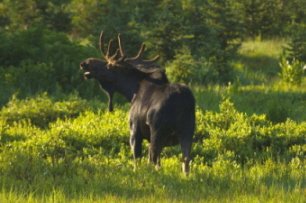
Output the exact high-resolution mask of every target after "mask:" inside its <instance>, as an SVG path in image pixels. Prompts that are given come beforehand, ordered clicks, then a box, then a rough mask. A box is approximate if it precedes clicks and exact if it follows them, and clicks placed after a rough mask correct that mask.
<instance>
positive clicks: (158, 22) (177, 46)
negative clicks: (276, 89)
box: [0, 0, 306, 82]
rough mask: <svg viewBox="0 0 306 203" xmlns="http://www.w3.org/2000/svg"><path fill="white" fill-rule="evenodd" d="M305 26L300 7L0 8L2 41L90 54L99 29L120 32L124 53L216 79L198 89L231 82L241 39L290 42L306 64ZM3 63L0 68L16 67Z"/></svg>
mask: <svg viewBox="0 0 306 203" xmlns="http://www.w3.org/2000/svg"><path fill="white" fill-rule="evenodd" d="M305 25H306V4H305V0H290V1H288V0H270V1H266V0H178V1H170V0H154V1H147V0H133V1H131V0H49V1H41V0H23V1H19V0H0V31H1V33H2V34H1V36H2V38H3V39H6V38H10V37H12V36H14V35H16V33H18V32H20V33H22V32H28V31H29V30H33V29H38V28H39V29H47V30H50V31H51V32H53V33H65V34H66V35H67V36H69V37H70V38H72V39H74V40H81V41H84V39H86V40H87V41H89V44H92V45H94V46H96V43H95V42H96V36H98V33H99V32H100V31H101V30H102V29H103V30H105V31H106V33H107V35H108V36H114V35H115V34H117V33H119V32H120V33H122V34H123V40H126V41H128V43H126V44H127V46H126V49H127V51H129V53H134V52H135V51H136V50H135V49H137V47H138V46H139V44H140V42H141V41H145V43H146V45H147V47H149V51H148V55H155V54H157V53H158V54H160V55H161V56H162V57H161V59H162V63H165V62H167V63H169V61H170V62H171V61H174V60H176V62H178V60H179V56H181V55H184V54H189V55H190V60H191V61H194V62H197V63H194V64H195V66H197V64H198V66H199V67H201V68H202V69H204V70H205V71H204V72H211V71H214V74H212V75H214V76H215V77H208V76H207V77H205V74H204V75H203V77H204V78H208V79H207V80H208V81H207V80H206V79H204V80H202V81H200V82H211V81H219V82H227V81H228V80H230V79H231V68H230V65H229V62H230V61H231V60H232V58H233V57H234V56H235V54H236V51H237V48H238V47H239V45H240V43H241V41H242V40H243V39H245V38H252V37H257V36H260V37H261V38H273V37H287V38H291V39H292V41H291V44H290V48H289V50H290V56H291V57H294V58H298V59H299V60H303V61H305V60H306V59H305V58H306V56H305V47H306V45H305V42H304V40H305V37H304V36H305V35H306V28H305ZM3 33H5V34H3ZM17 35H18V34H17ZM21 35H22V34H21ZM25 35H26V34H25ZM1 36H0V37H1ZM54 40H55V41H56V37H54ZM8 41H9V40H8ZM34 41H35V40H34ZM87 44H88V43H87ZM1 46H2V45H0V50H2V51H3V50H5V49H4V48H3V46H4V45H3V46H2V48H1ZM5 46H10V44H6V45H5ZM28 46H31V45H30V44H28ZM33 46H35V43H34V45H33ZM38 47H39V46H38ZM16 49H17V48H16ZM30 49H31V48H30ZM150 51H151V52H150ZM18 52H21V53H23V52H27V51H26V50H23V51H17V53H18ZM11 54H14V52H13V53H11ZM27 54H28V55H31V54H29V53H26V54H25V55H24V56H25V57H28V55H27ZM1 55H2V57H1V64H3V60H5V64H9V65H11V62H12V65H14V64H15V63H16V62H14V61H10V60H9V59H8V58H5V57H6V56H5V55H6V53H1ZM10 57H12V56H10ZM17 57H22V56H17ZM207 64H213V66H214V69H213V70H210V68H211V67H210V65H207ZM210 80H211V81H210Z"/></svg>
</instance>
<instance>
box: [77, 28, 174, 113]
mask: <svg viewBox="0 0 306 203" xmlns="http://www.w3.org/2000/svg"><path fill="white" fill-rule="evenodd" d="M117 40H118V48H117V49H116V51H115V52H114V53H111V50H112V49H113V43H114V41H113V40H112V39H111V40H110V41H109V43H108V47H107V50H105V47H104V42H103V41H104V33H103V31H102V32H101V34H100V40H99V46H100V51H101V53H102V59H97V58H88V59H86V60H85V61H83V62H81V63H80V67H81V69H82V70H83V71H84V77H85V79H92V78H93V79H96V80H98V81H99V83H100V85H101V87H102V89H104V90H105V92H106V93H107V95H108V98H109V101H108V109H109V111H113V94H114V93H115V92H119V93H121V94H123V95H124V96H125V97H126V98H127V99H128V100H129V101H131V99H132V98H133V92H134V91H135V88H137V86H138V84H137V83H135V81H139V78H143V77H147V78H151V79H152V80H155V82H157V83H168V79H167V77H166V74H165V72H164V70H162V69H161V68H160V67H159V66H158V65H157V64H156V63H155V62H156V61H157V60H158V58H159V56H158V55H157V56H155V57H154V58H153V59H151V60H145V59H143V53H144V51H145V45H144V43H142V45H141V47H140V49H139V51H138V53H137V55H136V56H134V57H127V56H126V54H125V52H124V50H123V47H122V43H121V37H120V34H118V37H117Z"/></svg>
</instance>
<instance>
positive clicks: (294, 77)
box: [279, 57, 304, 86]
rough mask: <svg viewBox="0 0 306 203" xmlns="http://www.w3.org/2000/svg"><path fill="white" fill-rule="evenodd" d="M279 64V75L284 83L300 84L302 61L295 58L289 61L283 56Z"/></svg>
mask: <svg viewBox="0 0 306 203" xmlns="http://www.w3.org/2000/svg"><path fill="white" fill-rule="evenodd" d="M279 65H280V67H281V73H280V77H281V78H282V80H283V81H284V82H285V83H287V84H290V85H298V86H299V85H301V83H302V79H303V66H304V64H303V63H302V62H300V61H298V60H295V59H293V60H292V61H291V62H289V61H288V60H286V59H285V58H284V57H283V58H282V59H281V61H280V63H279Z"/></svg>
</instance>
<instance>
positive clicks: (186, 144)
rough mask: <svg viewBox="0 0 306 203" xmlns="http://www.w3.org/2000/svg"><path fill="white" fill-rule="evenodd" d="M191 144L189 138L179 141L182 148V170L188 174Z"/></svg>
mask: <svg viewBox="0 0 306 203" xmlns="http://www.w3.org/2000/svg"><path fill="white" fill-rule="evenodd" d="M191 145H192V141H189V140H182V141H181V148H182V155H183V158H182V162H183V163H182V170H183V172H184V173H185V174H186V175H188V174H189V172H190V160H191V159H190V152H191Z"/></svg>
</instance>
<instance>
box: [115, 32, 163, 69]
mask: <svg viewBox="0 0 306 203" xmlns="http://www.w3.org/2000/svg"><path fill="white" fill-rule="evenodd" d="M118 45H119V50H120V54H121V57H122V60H123V61H124V62H126V63H129V64H132V65H133V66H135V67H138V66H140V67H141V68H150V67H153V66H155V67H156V64H154V62H156V61H157V60H158V59H159V55H157V56H155V57H154V58H153V59H150V60H144V59H143V58H142V54H143V52H144V51H145V48H146V46H145V44H144V43H142V44H141V46H140V49H139V51H138V53H137V55H136V56H134V57H130V58H126V55H125V53H124V50H123V48H122V44H121V38H120V34H118Z"/></svg>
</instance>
